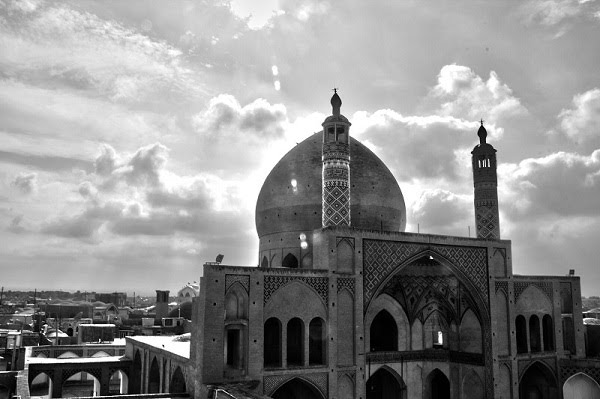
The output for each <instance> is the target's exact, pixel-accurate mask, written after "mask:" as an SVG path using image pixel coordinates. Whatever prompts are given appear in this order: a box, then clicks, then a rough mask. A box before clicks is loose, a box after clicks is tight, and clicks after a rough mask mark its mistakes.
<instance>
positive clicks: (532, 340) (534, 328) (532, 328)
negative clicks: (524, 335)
mask: <svg viewBox="0 0 600 399" xmlns="http://www.w3.org/2000/svg"><path fill="white" fill-rule="evenodd" d="M529 350H530V351H531V352H541V351H542V336H541V334H540V318H539V317H537V315H535V314H532V315H531V316H529Z"/></svg>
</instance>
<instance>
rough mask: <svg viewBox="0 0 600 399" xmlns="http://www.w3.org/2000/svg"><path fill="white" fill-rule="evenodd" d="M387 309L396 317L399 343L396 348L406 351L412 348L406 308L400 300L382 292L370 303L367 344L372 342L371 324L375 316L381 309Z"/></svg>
mask: <svg viewBox="0 0 600 399" xmlns="http://www.w3.org/2000/svg"><path fill="white" fill-rule="evenodd" d="M382 310H385V311H387V312H388V313H389V314H390V315H391V316H392V317H393V319H394V322H395V324H396V331H397V344H396V348H397V349H396V350H400V351H405V350H409V349H410V341H411V339H410V325H409V322H408V317H407V316H406V313H405V312H404V309H403V308H402V306H400V304H399V303H398V301H396V300H395V299H394V298H392V297H391V296H389V295H388V294H380V295H379V296H377V298H375V299H374V300H373V301H371V303H370V304H369V307H368V309H367V312H366V314H365V335H366V337H365V338H366V342H367V344H368V343H369V342H371V329H370V326H371V325H372V323H373V320H374V319H375V316H377V315H378V314H379V312H380V311H382ZM368 348H370V346H369V347H368Z"/></svg>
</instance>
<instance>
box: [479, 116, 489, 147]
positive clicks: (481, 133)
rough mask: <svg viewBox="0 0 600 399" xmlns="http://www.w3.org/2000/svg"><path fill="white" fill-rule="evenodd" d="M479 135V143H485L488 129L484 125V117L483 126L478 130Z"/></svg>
mask: <svg viewBox="0 0 600 399" xmlns="http://www.w3.org/2000/svg"><path fill="white" fill-rule="evenodd" d="M477 135H478V136H479V143H480V144H485V139H486V137H487V130H485V128H484V127H483V119H482V120H481V126H480V127H479V130H478V131H477Z"/></svg>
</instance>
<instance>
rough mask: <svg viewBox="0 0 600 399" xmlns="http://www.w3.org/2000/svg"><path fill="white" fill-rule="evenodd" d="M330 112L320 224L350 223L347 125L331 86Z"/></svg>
mask: <svg viewBox="0 0 600 399" xmlns="http://www.w3.org/2000/svg"><path fill="white" fill-rule="evenodd" d="M333 91H334V93H333V97H331V107H332V109H333V110H332V115H331V116H329V117H327V118H326V119H325V121H324V122H323V124H322V126H323V157H322V159H323V208H322V220H323V227H328V226H350V145H349V143H350V125H351V123H350V122H349V121H348V119H347V118H346V117H345V116H344V115H342V114H340V108H341V107H342V100H341V99H340V96H338V94H337V89H333Z"/></svg>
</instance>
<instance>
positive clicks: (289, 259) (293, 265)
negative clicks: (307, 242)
mask: <svg viewBox="0 0 600 399" xmlns="http://www.w3.org/2000/svg"><path fill="white" fill-rule="evenodd" d="M281 266H283V267H288V268H290V269H297V268H298V258H296V257H295V256H294V255H292V254H287V255H286V256H285V258H283V262H282V264H281Z"/></svg>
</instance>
